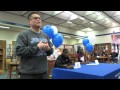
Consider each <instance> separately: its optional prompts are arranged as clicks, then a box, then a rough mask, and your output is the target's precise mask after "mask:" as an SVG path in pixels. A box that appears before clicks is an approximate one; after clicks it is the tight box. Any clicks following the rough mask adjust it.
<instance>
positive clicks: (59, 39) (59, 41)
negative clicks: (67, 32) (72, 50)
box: [52, 33, 63, 48]
mask: <svg viewBox="0 0 120 90" xmlns="http://www.w3.org/2000/svg"><path fill="white" fill-rule="evenodd" d="M52 43H53V45H54V46H55V47H56V48H58V47H59V46H60V45H61V44H62V43H63V36H62V35H61V34H60V33H57V34H55V35H54V37H53V38H52Z"/></svg>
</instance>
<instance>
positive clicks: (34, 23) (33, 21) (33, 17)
mask: <svg viewBox="0 0 120 90" xmlns="http://www.w3.org/2000/svg"><path fill="white" fill-rule="evenodd" d="M28 23H29V25H30V27H33V28H36V27H37V28H40V27H41V25H42V21H41V17H40V15H39V14H38V13H37V12H32V13H30V14H29V15H28Z"/></svg>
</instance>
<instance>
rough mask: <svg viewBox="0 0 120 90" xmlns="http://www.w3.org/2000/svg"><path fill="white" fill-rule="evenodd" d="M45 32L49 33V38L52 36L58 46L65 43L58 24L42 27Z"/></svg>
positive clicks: (54, 43)
mask: <svg viewBox="0 0 120 90" xmlns="http://www.w3.org/2000/svg"><path fill="white" fill-rule="evenodd" d="M42 31H43V33H45V34H47V36H48V38H49V39H51V38H52V43H53V45H54V46H55V47H56V48H58V47H59V46H60V45H61V44H62V43H63V36H62V35H61V34H60V33H58V29H57V27H56V26H50V25H46V26H44V27H43V29H42Z"/></svg>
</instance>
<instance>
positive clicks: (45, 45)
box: [43, 42, 50, 51]
mask: <svg viewBox="0 0 120 90" xmlns="http://www.w3.org/2000/svg"><path fill="white" fill-rule="evenodd" d="M43 49H44V50H46V51H49V50H50V47H49V44H48V42H46V43H44V46H43Z"/></svg>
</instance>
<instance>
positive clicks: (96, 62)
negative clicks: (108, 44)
mask: <svg viewBox="0 0 120 90" xmlns="http://www.w3.org/2000/svg"><path fill="white" fill-rule="evenodd" d="M86 65H99V62H98V60H95V63H89V64H86Z"/></svg>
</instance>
